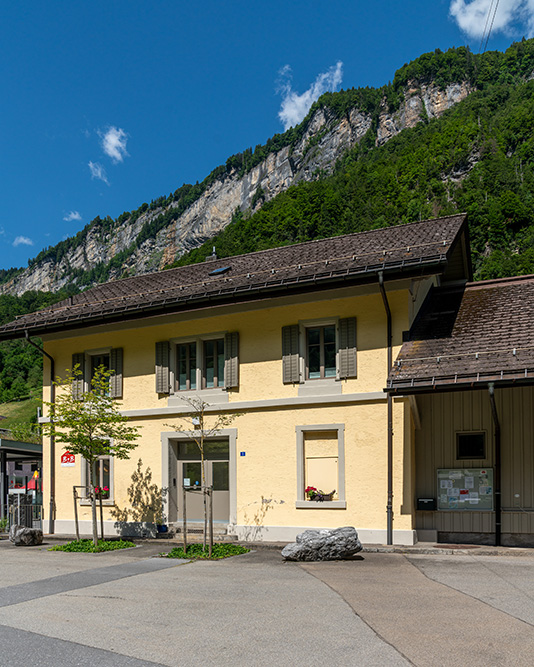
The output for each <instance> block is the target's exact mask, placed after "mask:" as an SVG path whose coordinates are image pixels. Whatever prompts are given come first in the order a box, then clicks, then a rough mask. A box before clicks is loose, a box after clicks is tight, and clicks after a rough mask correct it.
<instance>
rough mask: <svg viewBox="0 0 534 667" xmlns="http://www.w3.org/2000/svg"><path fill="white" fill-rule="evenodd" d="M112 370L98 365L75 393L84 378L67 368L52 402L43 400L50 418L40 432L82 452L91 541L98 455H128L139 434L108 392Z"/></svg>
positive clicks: (94, 519)
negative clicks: (85, 386) (86, 473)
mask: <svg viewBox="0 0 534 667" xmlns="http://www.w3.org/2000/svg"><path fill="white" fill-rule="evenodd" d="M112 374H113V372H112V371H108V370H106V368H105V367H104V366H99V367H98V368H97V369H96V370H95V374H94V375H93V377H92V378H91V387H90V389H89V390H88V391H83V392H80V395H77V393H76V392H75V390H74V388H75V387H76V386H77V385H78V384H79V383H80V380H81V379H83V374H82V373H81V371H80V369H79V368H78V367H77V366H76V367H75V368H73V369H72V371H69V370H68V371H67V373H66V377H65V379H62V378H57V379H56V381H55V382H54V384H55V385H56V387H57V388H58V392H57V395H56V399H55V401H54V402H53V403H50V402H48V401H44V405H45V406H46V407H47V408H48V411H49V414H50V415H51V417H52V419H51V420H50V421H49V422H46V423H45V424H42V426H41V428H42V430H43V433H44V434H45V435H48V436H52V435H53V436H54V437H55V440H56V442H57V443H58V444H63V445H64V449H65V450H66V451H69V452H71V454H77V455H79V456H82V457H83V458H84V459H85V461H86V462H87V465H88V469H89V488H90V497H91V512H92V522H93V544H94V545H95V546H96V544H97V539H98V538H97V525H96V521H97V520H96V500H95V498H96V496H95V481H96V480H95V475H96V473H95V468H96V465H95V464H96V461H97V459H98V457H99V456H113V457H114V458H115V459H128V458H129V455H130V452H131V451H132V449H135V447H137V444H136V442H135V441H136V440H137V439H138V438H139V437H140V433H139V429H138V428H137V427H136V426H129V425H128V418H127V417H124V416H123V415H121V413H120V410H119V406H118V404H117V402H116V401H115V400H114V399H113V398H112V397H111V395H110V391H109V389H110V377H111V375H112Z"/></svg>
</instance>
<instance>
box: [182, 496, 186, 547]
mask: <svg viewBox="0 0 534 667" xmlns="http://www.w3.org/2000/svg"><path fill="white" fill-rule="evenodd" d="M182 488H183V500H182V505H183V508H182V512H183V516H184V520H183V522H182V531H183V534H184V554H186V553H187V510H186V505H187V503H186V500H185V498H186V493H187V491H186V490H185V486H184V485H183V484H182Z"/></svg>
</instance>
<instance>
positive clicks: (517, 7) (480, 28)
mask: <svg viewBox="0 0 534 667" xmlns="http://www.w3.org/2000/svg"><path fill="white" fill-rule="evenodd" d="M496 3H497V0H471V1H470V2H466V0H452V2H451V4H450V7H449V12H450V15H451V16H452V18H453V19H454V20H455V21H456V23H457V24H458V27H459V28H460V30H462V31H463V32H465V33H466V34H467V35H468V36H469V37H474V38H480V37H482V36H483V35H484V31H485V29H486V20H487V17H488V12H491V13H490V16H489V21H488V24H487V30H489V28H490V25H491V19H492V17H493V13H494V11H495V6H496ZM496 32H502V33H506V34H512V33H518V34H523V33H526V35H527V37H532V36H534V0H500V2H499V3H498V7H497V12H496V14H495V20H494V21H493V27H492V33H496Z"/></svg>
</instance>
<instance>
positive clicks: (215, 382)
mask: <svg viewBox="0 0 534 667" xmlns="http://www.w3.org/2000/svg"><path fill="white" fill-rule="evenodd" d="M238 385H239V334H238V332H237V331H234V332H219V333H213V334H206V335H202V336H196V337H190V338H183V339H182V338H175V339H172V340H170V341H161V342H158V343H156V391H157V392H158V393H160V394H179V393H181V392H187V391H193V392H195V391H199V390H214V391H221V392H222V391H223V390H225V389H233V388H237V387H238Z"/></svg>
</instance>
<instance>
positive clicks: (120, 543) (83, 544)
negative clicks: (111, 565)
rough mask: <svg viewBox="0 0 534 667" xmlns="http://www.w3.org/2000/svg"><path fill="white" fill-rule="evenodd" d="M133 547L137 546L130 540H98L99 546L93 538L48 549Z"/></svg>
mask: <svg viewBox="0 0 534 667" xmlns="http://www.w3.org/2000/svg"><path fill="white" fill-rule="evenodd" d="M132 547H135V544H134V543H133V542H129V541H128V540H98V545H97V546H95V545H94V544H93V541H92V540H73V541H72V542H67V544H58V545H56V546H55V547H51V548H50V549H48V551H68V552H70V553H73V552H78V553H80V552H83V553H99V552H101V551H117V549H131V548H132Z"/></svg>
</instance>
